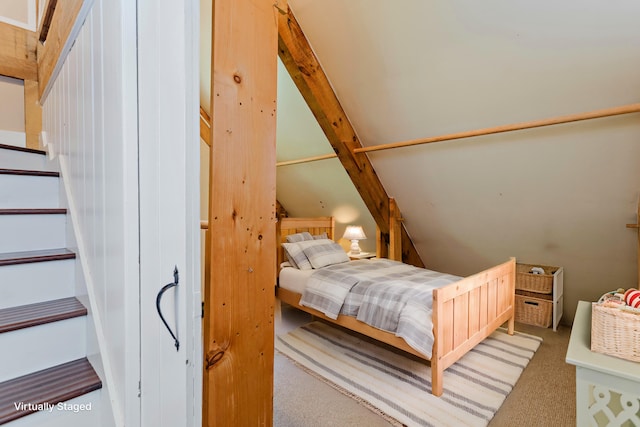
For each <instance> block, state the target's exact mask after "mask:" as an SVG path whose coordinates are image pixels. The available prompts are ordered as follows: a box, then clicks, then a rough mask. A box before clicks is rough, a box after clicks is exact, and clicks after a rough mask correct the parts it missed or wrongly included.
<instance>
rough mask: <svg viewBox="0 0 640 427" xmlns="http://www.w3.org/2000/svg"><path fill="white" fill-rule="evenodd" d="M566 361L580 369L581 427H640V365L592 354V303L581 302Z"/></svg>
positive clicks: (578, 406)
mask: <svg viewBox="0 0 640 427" xmlns="http://www.w3.org/2000/svg"><path fill="white" fill-rule="evenodd" d="M566 361H567V363H569V364H571V365H575V367H576V424H577V425H578V426H580V427H582V426H611V427H616V426H640V415H638V414H640V363H636V362H631V361H628V360H624V359H619V358H617V357H613V356H607V355H606V354H600V353H594V352H592V351H591V303H590V302H586V301H580V302H578V308H577V310H576V316H575V318H574V320H573V328H572V329H571V338H570V339H569V348H568V349H567V358H566Z"/></svg>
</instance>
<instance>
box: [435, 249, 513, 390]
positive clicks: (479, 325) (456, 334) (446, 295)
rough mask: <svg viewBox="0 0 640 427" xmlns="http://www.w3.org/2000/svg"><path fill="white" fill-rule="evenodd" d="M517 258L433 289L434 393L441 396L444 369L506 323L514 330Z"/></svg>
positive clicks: (511, 330) (509, 331) (510, 331)
mask: <svg viewBox="0 0 640 427" xmlns="http://www.w3.org/2000/svg"><path fill="white" fill-rule="evenodd" d="M515 278H516V260H515V258H511V259H510V260H509V261H507V262H505V263H503V264H499V265H497V266H495V267H492V268H490V269H488V270H485V271H482V272H480V273H477V274H474V275H473V276H469V277H465V278H464V279H461V280H460V281H458V282H456V283H452V284H451V285H448V286H446V287H443V288H439V289H435V290H434V291H433V333H434V338H435V341H434V344H433V352H432V356H431V386H432V393H433V394H434V395H436V396H440V395H442V375H443V371H444V370H445V369H446V368H447V367H449V366H451V365H452V364H454V363H455V362H456V361H457V360H458V359H460V357H462V356H463V355H464V354H465V353H466V352H467V351H469V350H470V349H472V348H473V347H474V346H475V345H476V344H478V343H479V342H481V341H482V340H483V339H485V338H486V337H487V336H489V335H490V334H491V333H493V331H495V330H496V329H497V328H498V327H499V326H500V325H502V324H503V323H504V322H507V321H508V322H509V323H508V333H509V334H513V331H514V322H515V317H514V306H515Z"/></svg>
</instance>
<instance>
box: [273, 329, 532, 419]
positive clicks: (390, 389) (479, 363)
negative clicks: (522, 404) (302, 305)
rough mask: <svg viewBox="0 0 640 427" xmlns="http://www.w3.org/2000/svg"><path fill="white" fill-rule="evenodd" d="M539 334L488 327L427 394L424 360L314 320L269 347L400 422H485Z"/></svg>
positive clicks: (428, 384) (427, 370)
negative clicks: (436, 391)
mask: <svg viewBox="0 0 640 427" xmlns="http://www.w3.org/2000/svg"><path fill="white" fill-rule="evenodd" d="M541 342H542V338H538V337H534V336H532V335H527V334H523V333H518V332H516V334H515V335H513V336H510V335H508V334H507V333H506V332H505V331H504V330H498V331H496V332H494V333H493V334H492V335H491V336H490V337H488V338H487V339H485V340H484V341H483V342H481V343H480V344H478V345H477V346H476V347H475V348H474V349H473V350H471V351H470V352H469V353H467V354H466V355H465V356H463V358H462V359H460V360H459V361H458V362H456V363H455V364H454V365H453V366H451V367H449V368H448V369H447V370H445V372H444V380H443V383H444V393H443V395H442V396H441V397H435V396H433V395H432V394H431V371H430V368H429V366H428V365H427V364H426V363H424V362H421V361H419V360H417V359H413V358H410V357H407V356H405V355H403V354H398V353H396V352H394V351H390V350H388V349H386V348H383V347H382V346H379V345H376V344H373V343H371V342H369V341H367V340H363V339H361V338H358V337H356V336H354V335H352V334H349V333H347V332H344V331H342V330H340V329H338V328H335V327H333V326H329V325H327V324H324V323H322V322H313V323H310V324H308V325H305V326H301V327H299V328H298V329H296V330H294V331H291V332H289V333H288V334H286V335H282V336H278V337H276V344H275V345H276V349H277V350H278V351H279V352H280V353H282V354H284V355H285V356H287V357H289V358H290V359H292V360H293V361H294V362H295V363H296V364H298V365H299V366H301V367H303V368H304V369H306V370H307V371H308V372H310V373H311V374H313V375H315V376H317V377H320V378H321V379H323V380H326V382H328V383H329V384H331V385H333V386H334V387H336V388H337V389H338V390H340V391H342V392H343V393H345V394H348V395H350V396H352V397H354V398H356V399H358V400H360V401H362V402H364V403H365V404H367V405H368V406H369V407H370V408H372V409H373V410H376V411H378V412H379V413H381V414H382V415H383V416H386V417H387V418H388V419H390V420H391V421H392V422H393V421H394V420H395V421H396V422H397V424H399V425H406V426H434V427H443V426H454V427H459V426H486V425H487V424H488V423H489V421H490V420H491V418H493V415H494V414H495V413H496V411H497V410H498V408H500V405H502V402H504V400H505V398H506V397H507V395H508V394H509V393H510V392H511V389H512V388H513V386H514V385H515V383H516V381H518V378H519V377H520V374H521V373H522V371H523V369H524V368H525V367H526V366H527V364H528V363H529V360H531V358H532V357H533V355H534V353H535V352H536V350H537V349H538V347H539V346H540V343H541Z"/></svg>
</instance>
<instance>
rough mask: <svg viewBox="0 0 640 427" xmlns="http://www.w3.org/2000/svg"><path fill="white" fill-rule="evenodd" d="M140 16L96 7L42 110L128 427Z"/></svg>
mask: <svg viewBox="0 0 640 427" xmlns="http://www.w3.org/2000/svg"><path fill="white" fill-rule="evenodd" d="M135 16H136V15H135V3H132V2H128V1H125V0H122V1H109V2H106V1H104V0H96V1H95V4H94V5H93V8H92V9H91V11H90V13H89V15H88V17H87V19H86V21H85V23H84V25H83V27H82V29H81V31H80V34H79V36H78V38H77V40H76V43H75V45H74V46H73V48H72V50H71V51H70V53H69V55H68V57H67V58H66V61H65V63H64V66H63V67H62V70H61V72H60V74H59V76H58V78H57V79H56V80H55V83H54V84H53V86H52V88H51V91H50V92H49V94H48V96H47V98H46V100H45V101H44V104H43V129H44V132H45V133H46V139H47V142H48V144H49V145H50V147H49V149H50V150H51V151H52V152H53V153H57V154H58V155H59V157H60V163H61V169H62V172H63V175H64V179H65V185H66V186H67V189H68V191H69V193H68V194H69V195H70V197H69V204H70V207H71V209H72V216H73V218H74V228H75V231H76V238H77V244H78V248H77V249H78V250H80V256H81V262H82V265H83V267H84V273H85V276H86V289H87V292H88V296H89V299H90V302H91V307H90V309H91V312H92V314H91V318H92V319H93V320H94V324H95V326H96V336H95V340H93V342H94V344H95V348H93V349H90V351H92V353H93V358H92V360H99V357H98V356H97V354H98V352H102V361H103V367H102V369H101V370H102V371H103V372H102V374H103V375H104V376H103V379H104V380H106V382H105V385H106V386H107V388H108V392H109V395H110V398H111V402H112V404H113V417H114V419H115V423H116V425H124V424H125V422H126V424H127V425H132V426H133V425H137V424H138V422H139V411H140V406H139V405H140V403H139V399H138V396H137V390H138V379H139V378H140V373H139V363H140V362H139V339H140V337H139V319H138V312H139V298H138V292H139V277H138V273H139V272H138V257H139V249H138V198H137V197H138V196H137V186H138V176H137V175H138V166H137V99H136V97H137V93H136V84H137V83H136V82H137V76H136V72H137V71H136V62H135V61H136V43H135V31H136V27H135ZM132 35H133V37H132ZM79 291H82V284H79ZM90 341H91V340H90ZM104 412H109V411H104ZM106 422H108V420H106ZM106 425H108V424H106Z"/></svg>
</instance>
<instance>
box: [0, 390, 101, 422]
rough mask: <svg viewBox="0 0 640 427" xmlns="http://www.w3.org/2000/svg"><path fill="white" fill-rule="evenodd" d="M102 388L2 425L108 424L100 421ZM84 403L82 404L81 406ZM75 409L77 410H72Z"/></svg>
mask: <svg viewBox="0 0 640 427" xmlns="http://www.w3.org/2000/svg"><path fill="white" fill-rule="evenodd" d="M102 393H103V392H102V390H96V391H92V392H91V393H88V394H84V395H82V396H79V397H76V398H75V399H71V400H68V401H67V402H65V403H66V405H65V406H62V405H55V406H54V407H53V410H52V411H51V412H46V411H45V412H35V413H33V414H31V415H27V416H25V417H22V418H18V419H17V420H15V421H11V422H10V423H8V424H4V425H3V427H87V426H102V425H108V424H105V423H103V422H102V414H101V409H100V408H101V406H102V405H101V400H102V398H103V394H102ZM82 405H84V406H82ZM75 410H77V412H74V411H75Z"/></svg>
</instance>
